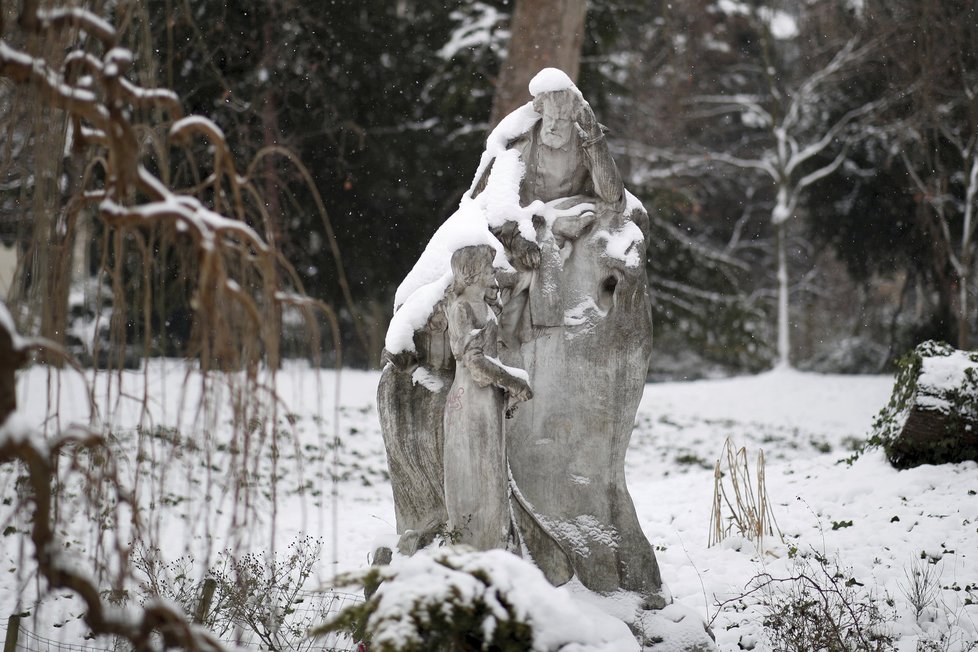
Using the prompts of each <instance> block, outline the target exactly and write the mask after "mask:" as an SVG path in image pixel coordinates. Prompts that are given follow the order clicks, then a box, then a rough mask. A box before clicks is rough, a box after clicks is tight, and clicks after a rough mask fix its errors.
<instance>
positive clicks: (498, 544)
mask: <svg viewBox="0 0 978 652" xmlns="http://www.w3.org/2000/svg"><path fill="white" fill-rule="evenodd" d="M495 253H496V252H495V250H494V249H493V248H492V247H490V246H488V245H478V246H469V247H462V248H461V249H459V250H457V251H456V252H455V253H453V254H452V263H451V264H452V276H453V281H452V285H451V287H450V288H449V292H448V297H449V298H448V304H447V306H446V308H445V312H446V313H447V315H448V341H449V343H450V344H451V348H452V353H453V354H454V356H455V380H454V382H453V383H452V389H451V391H449V393H448V398H447V401H446V403H445V504H446V507H447V508H448V528H449V530H450V531H453V532H455V533H456V534H455V537H456V539H457V540H458V541H459V542H460V543H466V544H469V545H472V546H474V547H475V548H477V549H480V550H488V549H491V548H507V547H510V545H511V543H512V542H513V541H514V536H513V526H512V522H511V519H510V506H509V472H508V471H507V468H506V446H505V440H504V431H503V419H504V413H505V414H509V415H511V414H512V411H513V409H514V407H515V404H516V403H518V402H520V401H526V400H529V399H530V398H531V397H532V396H533V393H532V391H531V390H530V387H529V385H528V384H527V381H526V374H525V372H523V371H522V370H516V369H511V368H509V367H506V366H505V365H503V364H502V363H501V362H499V359H498V358H497V357H496V354H497V353H496V349H497V342H498V339H499V338H498V326H497V322H496V314H495V312H493V310H492V306H491V305H490V304H495V303H496V291H497V289H498V285H497V283H496V277H495V272H494V271H493V266H492V261H493V259H494V258H495Z"/></svg>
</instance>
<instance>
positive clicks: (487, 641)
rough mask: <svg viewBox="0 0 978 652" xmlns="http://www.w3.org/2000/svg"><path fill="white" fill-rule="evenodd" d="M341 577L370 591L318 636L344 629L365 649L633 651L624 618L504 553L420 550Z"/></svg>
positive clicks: (382, 651)
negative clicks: (588, 605)
mask: <svg viewBox="0 0 978 652" xmlns="http://www.w3.org/2000/svg"><path fill="white" fill-rule="evenodd" d="M348 579H349V580H350V581H351V582H356V583H358V584H362V585H364V586H365V587H366V588H367V589H368V593H369V592H370V590H371V589H376V590H374V592H373V593H372V595H371V596H370V598H369V599H368V600H367V601H366V602H364V603H361V604H357V605H353V606H351V607H348V608H346V609H344V610H343V611H342V612H340V613H339V614H338V615H337V616H336V617H334V618H333V619H332V620H330V621H329V622H327V623H326V625H324V626H323V627H322V628H320V630H319V633H326V632H334V631H350V632H352V633H353V634H354V636H355V637H356V638H357V639H358V640H362V641H365V642H367V643H368V645H369V649H370V650H377V651H379V652H390V651H394V650H397V651H398V652H414V651H416V652H427V651H429V650H464V651H469V650H501V651H513V652H517V651H519V652H525V651H526V650H535V651H540V652H543V651H547V652H549V651H556V650H562V651H564V652H571V651H573V652H599V651H606V652H624V651H626V650H638V644H637V643H636V641H635V639H634V638H633V637H632V634H631V632H630V631H629V629H628V627H627V626H626V625H625V624H624V623H623V622H621V621H620V620H617V619H615V618H612V617H611V616H608V615H605V614H603V613H601V612H597V611H595V610H593V609H584V608H582V607H581V606H580V605H579V604H578V603H576V602H575V601H574V600H573V599H572V597H571V595H570V594H569V593H568V592H567V591H565V590H562V589H558V588H555V587H553V586H551V585H550V583H549V582H547V580H546V578H544V576H543V573H541V572H540V570H539V569H537V568H536V567H535V566H533V565H532V564H530V563H529V562H527V561H524V560H522V559H520V558H519V557H516V556H515V555H512V554H510V553H508V552H505V551H503V550H489V551H485V552H474V551H460V550H454V549H438V550H435V551H421V552H419V553H417V554H416V555H414V556H413V557H409V558H397V559H395V561H394V563H393V564H392V565H390V566H375V567H373V568H372V569H370V570H369V571H368V572H367V573H365V574H363V575H359V576H355V577H351V578H348Z"/></svg>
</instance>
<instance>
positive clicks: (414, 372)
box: [377, 313, 455, 554]
mask: <svg viewBox="0 0 978 652" xmlns="http://www.w3.org/2000/svg"><path fill="white" fill-rule="evenodd" d="M439 316H440V317H442V318H439ZM414 339H415V345H416V347H417V352H418V353H417V354H416V355H405V354H401V355H399V356H395V357H394V360H392V361H390V362H389V363H388V364H387V365H386V366H385V367H384V370H383V372H382V373H381V376H380V383H379V385H378V387H377V409H378V412H379V416H380V426H381V432H382V433H383V435H384V446H385V447H386V449H387V463H388V466H389V468H390V474H391V487H392V489H393V492H394V515H395V518H396V520H397V533H398V534H400V535H401V542H400V543H399V545H398V547H399V549H400V550H401V552H402V553H403V554H413V553H414V551H415V550H417V549H418V548H423V547H424V546H425V545H427V544H428V543H431V541H432V540H433V538H434V537H435V535H436V534H438V533H439V532H442V531H443V530H444V529H445V524H446V523H447V521H448V512H447V511H446V509H445V475H444V468H445V467H444V445H445V432H444V412H445V400H446V398H447V396H448V390H449V389H450V388H451V385H452V380H453V378H454V376H455V361H454V358H453V357H452V355H451V350H450V349H449V346H448V334H447V322H446V320H445V319H444V318H443V315H442V314H441V313H436V316H435V317H433V318H432V319H431V320H429V322H428V324H427V326H426V328H425V329H424V330H422V331H419V332H418V333H416V334H415V337H414Z"/></svg>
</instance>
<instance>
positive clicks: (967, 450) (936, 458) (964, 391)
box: [867, 341, 978, 468]
mask: <svg viewBox="0 0 978 652" xmlns="http://www.w3.org/2000/svg"><path fill="white" fill-rule="evenodd" d="M898 364H899V369H900V372H899V374H898V375H897V379H896V382H895V383H894V386H893V394H892V395H891V396H890V402H889V403H888V404H887V405H886V407H884V408H883V409H882V410H881V411H880V413H879V415H878V416H877V417H876V419H875V420H874V422H873V432H872V435H871V437H870V439H869V441H868V442H867V443H868V445H869V446H871V447H872V446H881V447H882V448H883V450H884V451H886V456H887V458H888V459H889V460H890V463H892V464H893V465H894V466H896V467H898V468H907V467H911V466H916V465H918V464H942V463H945V462H955V461H961V460H964V459H974V460H978V352H974V351H972V352H968V351H959V350H957V349H955V348H953V347H952V346H949V345H948V344H945V343H943V342H934V341H927V342H923V343H922V344H919V345H918V346H917V347H916V348H915V349H914V350H913V351H911V352H910V353H909V354H907V355H906V356H904V358H902V359H901V360H900V362H899V363H898ZM911 419H916V420H917V421H918V422H920V423H919V424H915V425H914V427H913V428H911V429H912V430H914V431H916V432H921V433H923V434H924V435H925V436H908V433H906V432H904V429H905V427H906V426H907V424H908V422H909V421H910V420H911ZM925 421H926V422H925Z"/></svg>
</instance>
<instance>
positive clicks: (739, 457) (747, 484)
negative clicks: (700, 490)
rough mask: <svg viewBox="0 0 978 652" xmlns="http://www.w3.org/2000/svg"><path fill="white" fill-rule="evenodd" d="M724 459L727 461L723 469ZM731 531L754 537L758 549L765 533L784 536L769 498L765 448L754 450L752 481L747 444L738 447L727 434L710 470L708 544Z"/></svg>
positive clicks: (717, 540) (719, 539)
mask: <svg viewBox="0 0 978 652" xmlns="http://www.w3.org/2000/svg"><path fill="white" fill-rule="evenodd" d="M723 462H726V470H725V471H724V470H723V468H722V467H723V464H722V463H723ZM728 486H729V490H728ZM731 532H736V533H737V534H739V535H740V536H743V537H746V538H747V539H748V540H750V541H753V542H754V543H755V544H756V545H757V548H758V550H763V549H764V537H765V536H768V535H770V536H773V535H774V534H777V535H778V537H779V538H782V540H783V537H782V535H781V530H780V528H778V523H777V520H776V519H775V518H774V511H773V510H772V509H771V505H770V502H769V500H768V495H767V484H766V482H765V476H764V451H760V452H759V453H758V454H757V464H756V482H755V481H754V480H752V478H751V472H750V463H749V461H748V458H747V448H746V447H741V448H740V449H737V448H736V447H735V446H734V443H733V441H731V440H730V439H729V438H728V439H727V440H726V442H724V444H723V451H722V452H721V454H720V458H719V459H718V460H717V461H716V465H715V466H714V471H713V509H712V510H711V514H710V534H709V541H708V543H707V545H709V546H712V545H715V544H717V543H720V542H721V541H723V540H724V539H725V538H727V537H728V536H730V534H731Z"/></svg>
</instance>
